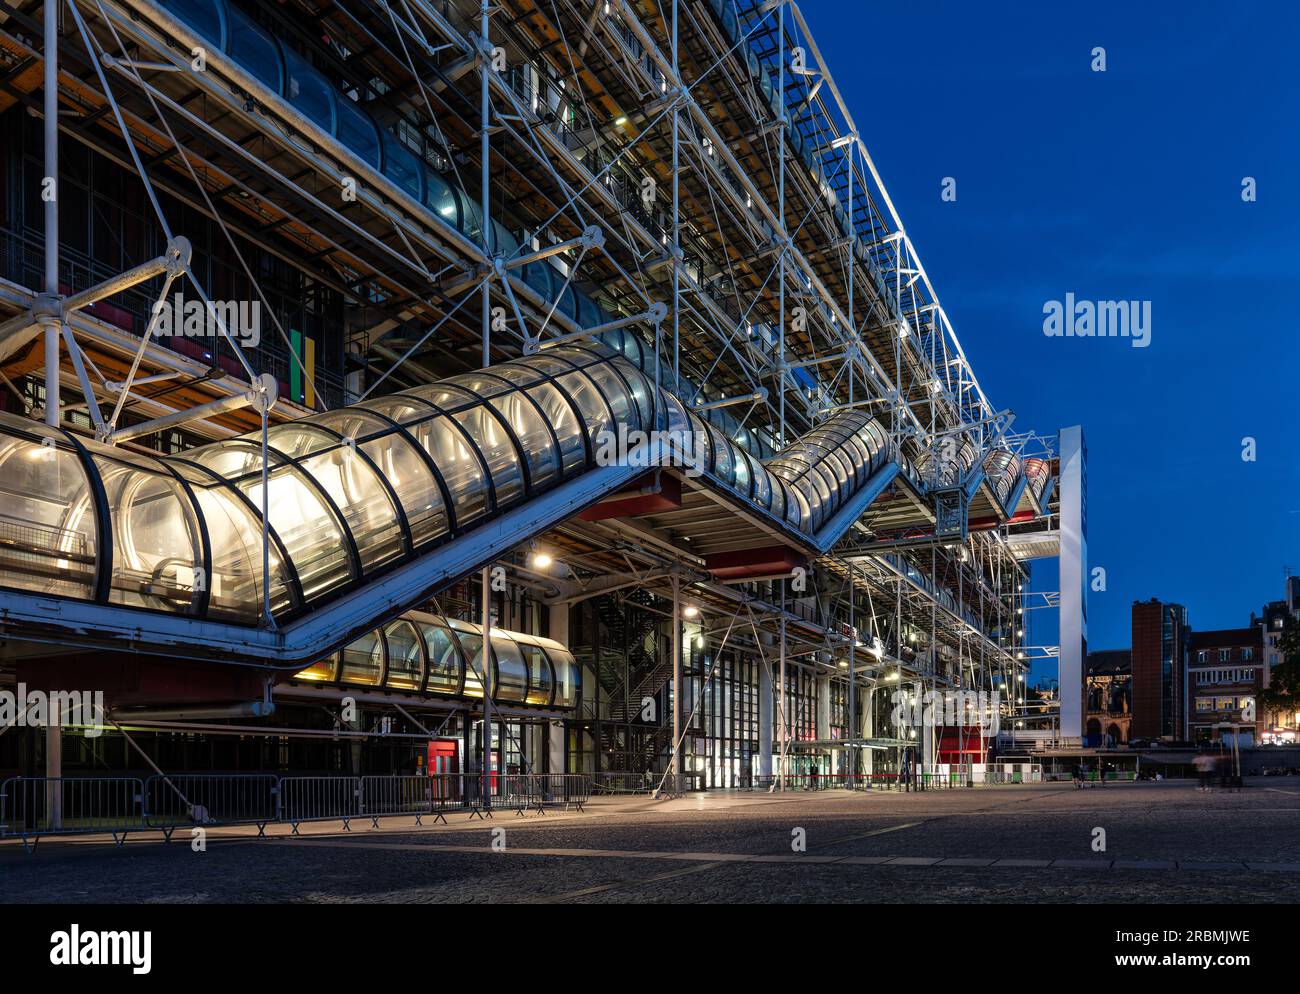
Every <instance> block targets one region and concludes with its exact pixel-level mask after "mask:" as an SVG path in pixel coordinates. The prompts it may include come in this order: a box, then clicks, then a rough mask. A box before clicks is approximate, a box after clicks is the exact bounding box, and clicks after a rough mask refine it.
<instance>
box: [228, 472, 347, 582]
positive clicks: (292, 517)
mask: <svg viewBox="0 0 1300 994" xmlns="http://www.w3.org/2000/svg"><path fill="white" fill-rule="evenodd" d="M239 487H240V489H241V490H242V491H243V492H244V494H245V496H247V497H248V500H249V502H250V503H251V504H252V505H253V507H256V508H260V507H261V506H262V480H261V477H260V476H259V477H250V478H247V479H245V480H243V481H242V482H241V483H240V484H239ZM268 511H269V517H270V522H271V527H272V528H274V529H275V533H276V534H277V535H279V536H280V541H281V542H282V543H284V549H285V552H287V553H288V555H289V562H290V563H292V564H293V571H294V573H296V574H297V576H298V582H299V584H301V585H302V595H303V598H304V599H305V600H308V601H311V600H313V599H315V598H316V597H319V596H321V595H322V594H325V593H328V592H329V591H331V590H337V589H338V588H339V587H341V586H343V585H344V584H345V583H347V582H348V580H349V579H351V577H352V568H351V567H352V564H351V562H350V559H349V556H348V550H347V545H346V543H345V541H344V537H343V529H342V528H341V527H339V524H338V521H337V520H336V519H335V517H334V515H332V514H331V513H330V512H329V510H328V508H326V506H325V504H324V503H323V502H322V501H321V499H320V497H319V496H318V495H317V494H316V492H315V491H314V490H313V489H312V488H311V486H310V485H309V484H308V483H307V482H305V480H304V479H303V478H302V477H301V475H300V474H299V472H298V470H296V469H294V468H292V467H288V466H282V467H280V468H279V469H276V470H272V472H271V477H270V496H269V499H268ZM214 544H215V543H214ZM258 545H259V547H260V545H261V542H260V528H259V542H258ZM258 561H259V562H260V561H261V560H260V555H259V560H258Z"/></svg>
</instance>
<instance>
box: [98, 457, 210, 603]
mask: <svg viewBox="0 0 1300 994" xmlns="http://www.w3.org/2000/svg"><path fill="white" fill-rule="evenodd" d="M92 458H93V459H94V461H95V466H96V468H97V469H98V470H99V476H100V479H101V480H102V481H103V484H104V492H105V494H106V496H107V498H108V503H109V506H110V507H112V508H114V509H115V511H116V513H115V514H114V515H113V580H112V587H111V588H110V590H109V595H108V599H109V600H110V601H111V602H112V603H114V604H130V605H132V606H133V607H150V608H155V609H158V610H163V611H179V612H184V613H186V614H188V613H190V612H192V611H193V610H195V609H196V608H197V606H198V600H199V595H200V592H201V591H202V589H203V587H204V586H205V583H203V582H201V581H200V582H198V583H196V582H195V579H196V577H200V576H202V570H203V551H202V549H201V548H200V547H199V530H198V521H197V519H196V518H195V517H194V512H193V510H192V509H191V508H190V501H189V498H188V497H187V496H186V495H185V492H184V490H182V489H181V486H180V484H179V483H177V482H176V480H175V479H174V478H173V477H172V476H171V475H170V474H165V473H163V472H157V471H150V470H145V469H138V468H136V467H135V466H133V465H127V464H126V463H124V462H120V461H118V460H117V459H106V458H104V457H103V456H101V455H99V454H98V453H95V454H94V455H93V457H92ZM155 465H156V464H155Z"/></svg>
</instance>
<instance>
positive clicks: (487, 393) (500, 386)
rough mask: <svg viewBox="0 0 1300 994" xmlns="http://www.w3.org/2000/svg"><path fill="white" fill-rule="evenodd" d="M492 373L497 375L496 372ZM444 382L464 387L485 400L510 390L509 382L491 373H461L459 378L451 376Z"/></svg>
mask: <svg viewBox="0 0 1300 994" xmlns="http://www.w3.org/2000/svg"><path fill="white" fill-rule="evenodd" d="M492 372H493V373H495V372H496V370H493V371H492ZM442 382H443V383H454V384H455V385H456V386H459V387H464V388H465V389H466V390H469V391H471V392H472V393H476V394H478V396H480V397H483V398H487V397H495V396H496V395H497V394H500V393H505V392H506V391H508V390H509V389H510V384H509V383H508V382H506V381H505V380H503V379H501V378H500V377H497V376H493V375H491V374H489V373H461V374H460V375H459V376H449V377H447V379H445V380H443V381H442Z"/></svg>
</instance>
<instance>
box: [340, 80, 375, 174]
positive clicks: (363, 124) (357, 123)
mask: <svg viewBox="0 0 1300 994" xmlns="http://www.w3.org/2000/svg"><path fill="white" fill-rule="evenodd" d="M337 107H338V115H339V123H338V134H337V136H336V137H337V138H338V140H339V141H341V142H342V143H343V144H344V145H345V146H347V148H348V149H350V150H351V151H352V152H354V153H356V156H357V158H359V159H361V161H362V162H365V163H366V164H367V165H369V166H371V167H372V168H374V169H378V168H379V128H378V127H376V126H375V122H374V121H373V120H372V119H371V117H370V115H369V114H367V113H366V112H365V111H364V110H362V109H361V108H360V107H358V106H357V104H356V101H354V100H350V99H349V98H348V97H346V96H340V97H339V98H338V104H337Z"/></svg>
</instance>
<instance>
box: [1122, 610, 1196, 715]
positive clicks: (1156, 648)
mask: <svg viewBox="0 0 1300 994" xmlns="http://www.w3.org/2000/svg"><path fill="white" fill-rule="evenodd" d="M1189 634H1190V632H1189V629H1188V626H1187V609H1186V608H1185V607H1183V605H1181V604H1166V603H1164V602H1163V601H1159V600H1157V599H1155V598H1154V597H1153V598H1152V599H1151V600H1149V601H1134V603H1133V648H1132V653H1133V722H1132V737H1133V738H1140V739H1158V738H1164V739H1174V738H1177V737H1178V736H1180V735H1181V733H1182V731H1183V720H1182V719H1183V678H1184V674H1185V671H1186V666H1187V660H1186V656H1187V646H1188V638H1189Z"/></svg>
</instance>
